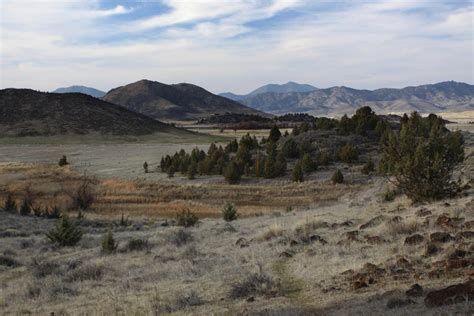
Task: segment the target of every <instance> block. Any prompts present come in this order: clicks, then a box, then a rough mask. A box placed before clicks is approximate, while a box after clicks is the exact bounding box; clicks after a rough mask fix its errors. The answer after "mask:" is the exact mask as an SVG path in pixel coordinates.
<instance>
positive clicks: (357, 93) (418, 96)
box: [239, 81, 474, 116]
mask: <svg viewBox="0 0 474 316" xmlns="http://www.w3.org/2000/svg"><path fill="white" fill-rule="evenodd" d="M239 102H240V103H242V104H245V105H247V106H250V107H253V108H255V109H257V110H260V111H264V112H267V113H272V114H285V113H295V112H303V113H309V114H312V115H320V116H323V115H328V116H340V115H342V114H352V113H354V112H355V110H356V109H357V108H359V107H361V106H364V105H368V106H370V107H372V108H373V109H374V110H375V111H376V112H377V113H381V114H386V113H409V112H413V111H418V112H422V113H436V112H454V111H468V110H474V86H473V85H470V84H466V83H461V82H454V81H446V82H440V83H436V84H428V85H421V86H415V87H406V88H403V89H389V88H383V89H377V90H358V89H352V88H348V87H332V88H327V89H317V90H314V91H311V92H286V93H278V92H264V93H259V94H255V95H251V96H247V97H245V98H242V99H240V100H239Z"/></svg>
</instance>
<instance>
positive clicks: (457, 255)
mask: <svg viewBox="0 0 474 316" xmlns="http://www.w3.org/2000/svg"><path fill="white" fill-rule="evenodd" d="M468 255H470V252H468V251H465V250H462V249H455V250H454V251H453V252H452V253H451V254H450V255H449V259H461V258H466V257H467V256H468Z"/></svg>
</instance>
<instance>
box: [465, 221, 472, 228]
mask: <svg viewBox="0 0 474 316" xmlns="http://www.w3.org/2000/svg"><path fill="white" fill-rule="evenodd" d="M462 227H463V228H465V229H472V228H474V221H468V222H465V223H464V225H462Z"/></svg>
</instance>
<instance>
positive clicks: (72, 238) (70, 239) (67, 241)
mask: <svg viewBox="0 0 474 316" xmlns="http://www.w3.org/2000/svg"><path fill="white" fill-rule="evenodd" d="M82 234H83V233H82V231H81V230H80V229H79V228H78V227H77V226H76V225H75V224H74V223H73V222H71V221H70V220H69V219H68V218H67V217H66V216H63V217H62V218H61V220H59V222H58V223H57V224H56V227H55V228H53V229H52V230H51V231H49V232H48V233H47V234H46V237H47V238H48V239H49V240H50V241H51V242H52V243H54V244H58V245H59V246H61V247H65V246H74V245H76V244H77V243H78V242H79V241H80V240H81V238H82Z"/></svg>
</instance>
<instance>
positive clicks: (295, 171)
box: [293, 161, 303, 182]
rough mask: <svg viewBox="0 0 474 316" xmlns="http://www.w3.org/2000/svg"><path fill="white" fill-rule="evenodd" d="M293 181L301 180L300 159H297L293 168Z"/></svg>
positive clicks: (301, 168)
mask: <svg viewBox="0 0 474 316" xmlns="http://www.w3.org/2000/svg"><path fill="white" fill-rule="evenodd" d="M293 181H294V182H303V167H302V163H301V161H298V162H297V163H296V165H295V168H294V169H293Z"/></svg>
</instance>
